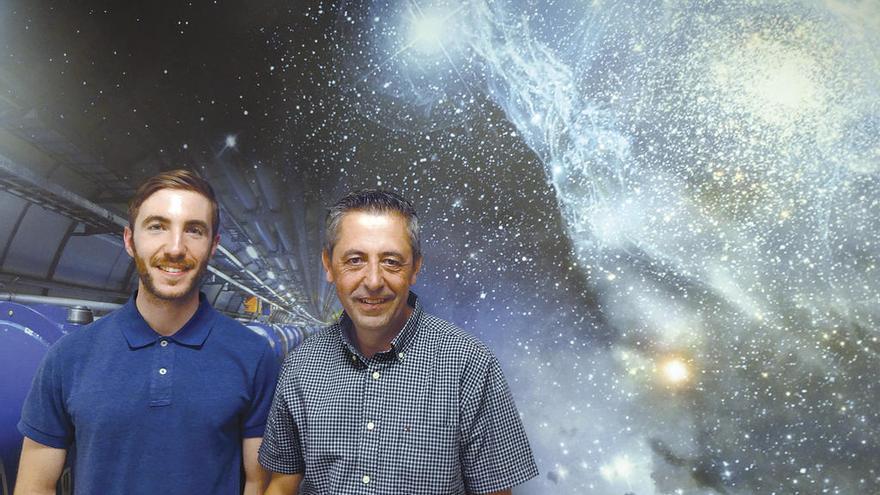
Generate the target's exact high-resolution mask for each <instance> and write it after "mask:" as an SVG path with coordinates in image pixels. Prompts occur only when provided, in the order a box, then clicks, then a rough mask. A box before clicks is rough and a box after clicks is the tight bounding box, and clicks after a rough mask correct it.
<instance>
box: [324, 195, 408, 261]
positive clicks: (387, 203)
mask: <svg viewBox="0 0 880 495" xmlns="http://www.w3.org/2000/svg"><path fill="white" fill-rule="evenodd" d="M350 211H365V212H368V213H385V214H388V213H397V214H399V215H400V216H402V217H403V219H404V220H406V230H407V233H408V234H409V246H410V248H411V249H412V252H413V261H417V260H418V259H419V258H421V257H422V242H421V234H420V233H419V231H420V229H419V217H418V215H416V209H415V208H413V205H412V203H410V201H409V200H408V199H406V198H404V197H403V196H401V195H400V194H397V193H396V192H393V191H387V190H384V189H361V190H360V191H354V192H352V193H349V194H347V195H346V196H345V197H343V198H342V199H340V200H339V201H337V202H336V204H335V205H333V206H331V207H330V209H329V210H328V211H327V218H326V220H325V227H326V233H325V234H324V235H325V237H324V251H327V254H333V246H335V245H336V241H337V240H338V239H339V226H340V225H341V224H342V217H343V216H344V215H345V214H346V213H348V212H350Z"/></svg>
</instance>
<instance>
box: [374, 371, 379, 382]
mask: <svg viewBox="0 0 880 495" xmlns="http://www.w3.org/2000/svg"><path fill="white" fill-rule="evenodd" d="M378 379H379V372H378V371H374V372H373V380H378Z"/></svg>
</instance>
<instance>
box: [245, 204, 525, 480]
mask: <svg viewBox="0 0 880 495" xmlns="http://www.w3.org/2000/svg"><path fill="white" fill-rule="evenodd" d="M323 264H324V269H325V270H326V274H327V280H328V281H329V282H332V283H334V284H335V285H336V293H337V295H338V296H339V301H340V302H341V303H342V306H343V308H344V309H345V311H344V313H343V315H342V317H341V318H340V319H339V321H338V322H337V323H336V324H334V325H332V326H330V327H328V328H326V329H324V330H323V331H321V332H320V333H318V334H316V335H314V336H313V337H311V338H310V339H309V340H307V341H306V342H305V343H304V344H302V345H301V346H300V347H299V348H298V349H296V350H295V351H294V352H293V353H292V354H291V355H290V356H289V357H288V359H287V360H286V361H285V364H284V367H283V369H282V373H281V378H280V381H279V383H278V388H277V390H276V396H275V401H274V403H273V405H272V411H271V413H270V416H269V422H268V423H267V426H266V435H265V439H264V442H263V446H262V447H261V449H260V462H261V463H262V464H263V466H265V467H266V468H267V469H269V470H271V471H273V475H272V480H271V482H270V484H269V489H268V490H267V494H279V495H280V494H284V495H287V494H291V493H297V491H298V490H299V489H300V485H302V486H301V491H302V493H304V494H344V493H346V494H347V493H376V494H390V493H394V494H402V493H410V494H420V495H421V494H463V493H476V494H486V493H510V488H511V487H512V486H514V485H517V484H519V483H522V482H524V481H526V480H528V479H530V478H532V477H534V476H536V475H537V473H538V471H537V467H536V466H535V462H534V459H533V457H532V453H531V450H530V448H529V444H528V440H527V438H526V435H525V432H524V431H523V427H522V423H521V421H520V419H519V416H518V415H517V412H516V408H515V406H514V404H513V400H512V398H511V395H510V391H509V390H508V387H507V383H506V382H505V380H504V377H503V375H502V373H501V367H500V366H499V364H498V361H497V360H496V359H495V357H494V356H493V355H492V354H491V353H490V352H489V350H488V349H487V348H486V346H484V345H483V344H482V343H480V342H479V341H478V340H477V339H475V338H474V337H471V336H470V335H468V334H466V333H465V332H463V331H462V330H460V329H459V328H457V327H455V326H453V325H451V324H449V323H447V322H445V321H443V320H441V319H439V318H437V317H434V316H432V315H430V314H428V313H426V312H425V311H423V310H422V305H421V302H420V301H419V298H418V297H417V296H416V295H415V294H413V293H412V292H410V286H412V285H413V284H415V282H416V277H417V275H418V273H419V269H420V268H421V266H422V256H421V250H420V245H419V225H418V220H417V217H416V214H415V211H414V210H413V207H412V205H411V204H410V203H409V202H408V201H407V200H405V199H403V198H402V197H400V196H398V195H397V194H394V193H391V192H385V191H375V190H366V191H360V192H356V193H353V194H350V195H348V196H346V197H345V198H343V199H342V200H340V201H339V202H338V203H337V204H336V205H335V206H333V207H332V208H331V209H330V212H329V215H328V217H327V235H326V245H325V247H324V253H323Z"/></svg>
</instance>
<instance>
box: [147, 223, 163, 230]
mask: <svg viewBox="0 0 880 495" xmlns="http://www.w3.org/2000/svg"><path fill="white" fill-rule="evenodd" d="M147 230H162V224H160V223H151V224H150V225H147Z"/></svg>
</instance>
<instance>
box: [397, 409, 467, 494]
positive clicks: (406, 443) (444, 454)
mask: <svg viewBox="0 0 880 495" xmlns="http://www.w3.org/2000/svg"><path fill="white" fill-rule="evenodd" d="M396 428H397V429H398V431H397V432H396V433H397V436H398V438H399V445H400V447H401V449H400V452H401V458H400V459H399V461H400V466H401V467H402V469H403V471H402V472H401V473H399V478H398V479H400V480H402V484H403V486H402V488H403V490H402V492H403V493H409V494H425V493H431V494H437V495H446V494H459V493H464V485H463V482H462V475H461V462H460V448H459V446H460V441H459V432H458V425H456V424H454V423H451V422H447V421H444V420H443V419H441V418H425V419H420V420H417V421H408V420H403V421H401V422H400V423H399V424H398V425H396Z"/></svg>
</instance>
